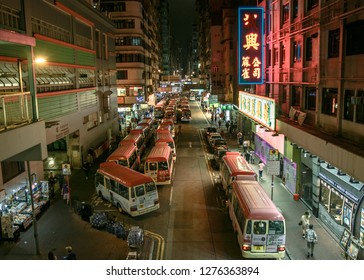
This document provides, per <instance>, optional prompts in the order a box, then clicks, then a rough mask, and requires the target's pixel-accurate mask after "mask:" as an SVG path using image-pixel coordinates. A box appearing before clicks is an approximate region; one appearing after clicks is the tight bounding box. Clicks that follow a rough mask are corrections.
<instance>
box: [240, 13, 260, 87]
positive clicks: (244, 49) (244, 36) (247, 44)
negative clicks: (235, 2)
mask: <svg viewBox="0 0 364 280" xmlns="http://www.w3.org/2000/svg"><path fill="white" fill-rule="evenodd" d="M238 17H239V26H238V28H239V31H238V32H239V34H238V39H239V43H238V44H239V45H238V50H239V58H238V68H239V71H238V75H239V77H238V78H239V84H262V83H263V73H262V70H263V8H251V7H249V8H248V7H247V8H239V10H238Z"/></svg>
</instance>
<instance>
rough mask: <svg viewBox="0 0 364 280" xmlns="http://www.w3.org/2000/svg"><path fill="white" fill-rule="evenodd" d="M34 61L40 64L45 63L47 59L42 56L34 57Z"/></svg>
mask: <svg viewBox="0 0 364 280" xmlns="http://www.w3.org/2000/svg"><path fill="white" fill-rule="evenodd" d="M34 62H35V63H39V64H42V63H46V62H47V60H46V59H45V58H44V57H36V58H35V59H34Z"/></svg>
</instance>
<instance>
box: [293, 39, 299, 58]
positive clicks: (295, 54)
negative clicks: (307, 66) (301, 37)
mask: <svg viewBox="0 0 364 280" xmlns="http://www.w3.org/2000/svg"><path fill="white" fill-rule="evenodd" d="M300 61H301V43H300V42H293V62H300Z"/></svg>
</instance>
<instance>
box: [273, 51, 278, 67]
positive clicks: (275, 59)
mask: <svg viewBox="0 0 364 280" xmlns="http://www.w3.org/2000/svg"><path fill="white" fill-rule="evenodd" d="M278 57H279V56H278V48H274V54H273V59H274V65H277V64H278Z"/></svg>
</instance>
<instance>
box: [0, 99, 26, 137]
mask: <svg viewBox="0 0 364 280" xmlns="http://www.w3.org/2000/svg"><path fill="white" fill-rule="evenodd" d="M30 99H31V96H30V92H0V131H1V130H4V129H9V128H13V127H16V126H19V125H23V124H24V123H30V122H31V115H32V114H31V110H32V109H31V100H30Z"/></svg>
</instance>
